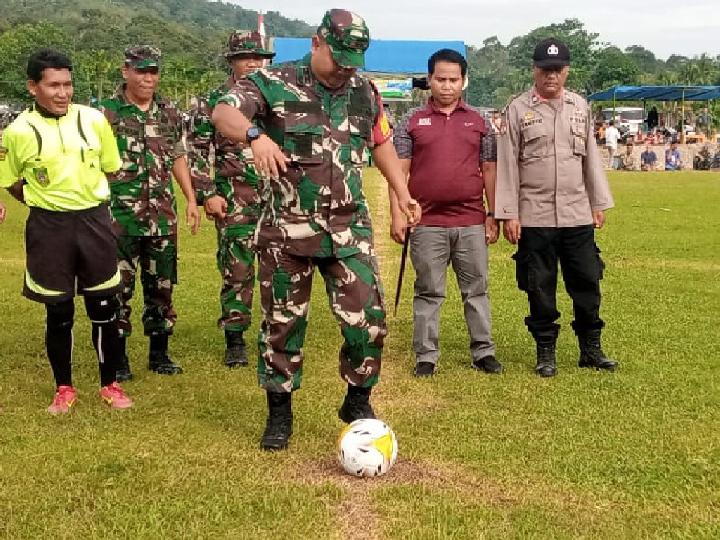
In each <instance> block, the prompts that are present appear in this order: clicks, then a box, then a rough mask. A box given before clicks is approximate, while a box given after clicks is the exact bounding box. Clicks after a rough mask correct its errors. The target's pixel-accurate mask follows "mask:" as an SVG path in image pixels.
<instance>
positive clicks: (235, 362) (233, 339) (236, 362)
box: [225, 330, 248, 368]
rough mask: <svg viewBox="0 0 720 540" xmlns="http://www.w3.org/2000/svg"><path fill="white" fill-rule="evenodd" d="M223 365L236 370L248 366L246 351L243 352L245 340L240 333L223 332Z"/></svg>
mask: <svg viewBox="0 0 720 540" xmlns="http://www.w3.org/2000/svg"><path fill="white" fill-rule="evenodd" d="M225 345H226V349H225V365H226V366H227V367H229V368H236V367H241V366H247V365H248V358H247V351H246V350H245V339H243V335H242V332H228V331H227V330H226V331H225Z"/></svg>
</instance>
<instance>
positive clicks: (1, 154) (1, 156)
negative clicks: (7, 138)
mask: <svg viewBox="0 0 720 540" xmlns="http://www.w3.org/2000/svg"><path fill="white" fill-rule="evenodd" d="M7 152H8V151H7V148H5V147H4V146H0V161H5V157H6V156H7Z"/></svg>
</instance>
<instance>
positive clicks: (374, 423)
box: [338, 418, 398, 476]
mask: <svg viewBox="0 0 720 540" xmlns="http://www.w3.org/2000/svg"><path fill="white" fill-rule="evenodd" d="M397 455H398V443H397V439H396V438H395V433H393V431H392V429H390V427H389V426H388V425H387V424H386V423H385V422H383V421H381V420H374V419H370V418H364V419H361V420H355V421H354V422H353V423H352V424H349V425H347V426H346V427H345V429H343V430H342V432H341V433H340V438H339V439H338V461H339V462H340V466H341V467H342V468H343V469H344V470H345V472H347V473H349V474H354V475H355V476H381V475H383V474H385V473H386V472H388V471H389V470H390V467H392V466H393V465H394V464H395V460H396V459H397Z"/></svg>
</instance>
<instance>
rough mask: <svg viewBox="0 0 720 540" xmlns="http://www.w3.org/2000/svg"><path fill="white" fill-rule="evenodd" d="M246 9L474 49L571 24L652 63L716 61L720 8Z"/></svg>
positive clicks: (711, 1) (368, 4) (440, 3)
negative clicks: (336, 15)
mask: <svg viewBox="0 0 720 540" xmlns="http://www.w3.org/2000/svg"><path fill="white" fill-rule="evenodd" d="M234 3H236V4H238V5H241V6H242V7H244V8H246V9H256V10H257V9H262V10H264V11H279V12H280V13H282V14H283V15H285V16H288V17H291V18H297V19H301V20H304V21H306V22H308V23H309V24H313V25H314V24H317V23H319V22H320V19H321V18H322V15H323V13H324V12H325V10H326V9H329V8H331V7H343V8H346V9H351V10H353V11H355V12H357V13H359V14H360V15H362V16H363V17H364V18H365V20H366V21H367V22H368V26H369V27H370V32H371V34H372V36H373V37H376V38H382V39H460V40H463V41H465V43H466V44H468V45H481V44H482V42H483V40H484V39H486V38H488V37H490V36H493V35H496V36H498V37H499V38H500V40H501V41H502V42H503V43H506V44H507V42H508V41H510V39H512V38H513V37H515V36H518V35H523V34H526V33H527V32H529V31H530V30H532V29H533V28H537V27H538V26H544V25H547V24H551V23H556V22H561V21H563V20H564V19H567V18H577V19H580V20H581V21H583V22H584V23H585V27H586V28H587V29H588V30H589V31H591V32H597V33H599V34H600V37H599V39H600V40H601V41H603V42H609V43H612V44H613V45H617V46H618V47H620V48H624V47H627V46H628V45H642V46H643V47H646V48H647V49H650V50H651V51H653V52H654V53H655V55H656V56H658V57H659V58H667V57H668V56H669V55H670V54H673V53H675V54H683V55H686V56H694V55H699V54H701V53H708V54H710V55H711V56H717V55H718V54H720V50H719V48H718V45H717V44H718V40H717V36H718V35H720V8H718V4H717V1H716V0H686V1H685V2H678V1H677V0H656V1H654V2H647V3H645V2H630V1H627V0H625V1H619V0H609V1H605V2H603V1H599V2H592V3H590V2H578V1H577V0H573V1H571V0H504V1H500V2H498V1H497V0H495V1H488V0H383V1H377V0H372V1H367V0H366V1H359V0H346V1H344V2H338V3H337V4H335V3H333V4H334V5H333V4H331V3H328V2H327V0H323V1H321V0H299V1H298V0H292V1H291V0H235V2H234Z"/></svg>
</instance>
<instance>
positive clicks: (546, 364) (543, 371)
mask: <svg viewBox="0 0 720 540" xmlns="http://www.w3.org/2000/svg"><path fill="white" fill-rule="evenodd" d="M536 350H537V364H536V365H535V373H537V374H538V375H539V376H540V377H554V376H555V375H557V367H556V366H555V343H552V344H543V345H541V344H540V343H538V344H537V349H536Z"/></svg>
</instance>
